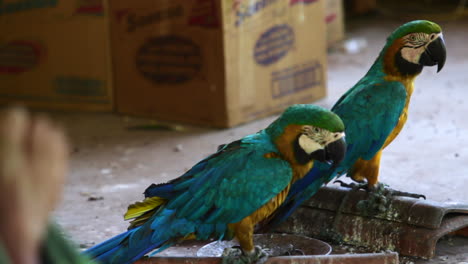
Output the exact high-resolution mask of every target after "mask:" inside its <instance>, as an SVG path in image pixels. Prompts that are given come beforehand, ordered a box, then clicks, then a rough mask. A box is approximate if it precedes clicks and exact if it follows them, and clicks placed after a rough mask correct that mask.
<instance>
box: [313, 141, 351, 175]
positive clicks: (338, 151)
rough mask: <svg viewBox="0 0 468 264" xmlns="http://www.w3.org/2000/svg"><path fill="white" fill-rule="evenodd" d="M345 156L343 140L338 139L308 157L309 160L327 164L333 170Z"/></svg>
mask: <svg viewBox="0 0 468 264" xmlns="http://www.w3.org/2000/svg"><path fill="white" fill-rule="evenodd" d="M345 154H346V142H345V140H344V138H340V139H338V140H336V141H334V142H332V143H330V144H328V145H327V146H326V147H325V148H324V149H319V150H316V151H314V152H312V153H311V154H310V155H309V159H313V160H317V161H320V162H327V163H330V165H331V166H332V167H333V168H334V167H336V166H338V164H339V163H340V162H341V161H342V160H343V158H344V156H345Z"/></svg>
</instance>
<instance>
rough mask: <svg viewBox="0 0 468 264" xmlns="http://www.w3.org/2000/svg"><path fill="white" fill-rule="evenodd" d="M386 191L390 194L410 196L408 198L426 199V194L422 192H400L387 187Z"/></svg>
mask: <svg viewBox="0 0 468 264" xmlns="http://www.w3.org/2000/svg"><path fill="white" fill-rule="evenodd" d="M387 191H388V192H389V193H390V195H391V196H402V197H410V198H415V199H419V198H423V199H424V200H426V196H425V195H424V194H419V193H410V192H402V191H397V190H394V189H390V188H387Z"/></svg>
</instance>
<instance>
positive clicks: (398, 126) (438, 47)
mask: <svg viewBox="0 0 468 264" xmlns="http://www.w3.org/2000/svg"><path fill="white" fill-rule="evenodd" d="M445 59H446V49H445V43H444V39H443V37H442V29H441V28H440V26H439V25H437V24H435V23H433V22H430V21H427V20H416V21H412V22H409V23H406V24H404V25H402V26H400V27H399V28H397V29H396V30H395V31H394V32H393V33H392V34H391V35H390V36H389V37H388V39H387V43H386V45H385V46H384V48H383V50H382V51H381V52H380V55H379V57H378V58H377V60H376V61H375V62H374V64H373V65H372V67H371V68H370V70H369V71H368V72H367V74H366V75H365V76H364V77H363V78H362V79H361V80H360V81H359V82H358V83H357V84H356V85H354V87H352V88H351V89H349V90H348V91H347V92H346V93H345V94H344V95H343V96H342V97H341V98H340V99H339V100H338V101H337V102H336V104H335V105H334V106H333V108H332V111H333V112H334V113H336V114H337V115H339V116H340V117H341V119H342V120H343V122H344V123H345V126H346V136H347V142H348V148H347V154H346V157H345V160H344V161H343V163H341V165H340V166H339V167H338V168H337V174H338V175H342V174H344V173H347V175H348V176H349V177H351V178H352V179H353V180H355V181H357V182H362V181H364V180H366V181H367V184H368V186H369V187H370V188H371V189H372V188H375V187H376V185H377V183H378V176H379V166H380V157H381V155H382V150H383V149H384V148H385V147H387V146H388V145H389V144H390V143H391V142H392V141H393V140H394V139H395V138H396V137H397V136H398V134H399V133H400V131H401V130H402V128H403V126H404V125H405V123H406V119H407V115H408V106H409V102H410V98H411V94H412V93H413V90H414V80H415V79H416V77H417V76H418V75H419V74H420V73H421V71H422V69H423V67H424V66H434V65H437V72H439V71H440V70H441V69H442V68H443V67H444V64H445Z"/></svg>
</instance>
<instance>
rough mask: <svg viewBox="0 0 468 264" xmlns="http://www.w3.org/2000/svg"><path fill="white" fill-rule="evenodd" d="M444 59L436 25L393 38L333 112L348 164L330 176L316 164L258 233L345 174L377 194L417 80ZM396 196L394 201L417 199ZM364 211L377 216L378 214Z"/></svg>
mask: <svg viewBox="0 0 468 264" xmlns="http://www.w3.org/2000/svg"><path fill="white" fill-rule="evenodd" d="M445 58H446V50H445V44H444V39H443V37H442V30H441V28H440V26H438V25H437V24H435V23H433V22H430V21H426V20H417V21H412V22H409V23H406V24H404V25H402V26H400V27H399V28H397V29H396V30H395V31H394V32H393V33H392V34H390V36H389V37H388V39H387V43H386V44H385V46H384V48H383V49H382V51H381V52H380V54H379V56H378V57H377V59H376V61H375V62H374V64H373V65H372V67H371V68H370V70H369V71H368V72H367V74H366V75H365V76H364V77H363V78H362V79H361V80H359V82H358V83H357V84H356V85H354V86H353V87H352V88H351V89H349V90H348V91H347V92H346V93H345V94H344V95H343V96H342V97H341V98H340V99H339V100H338V101H337V102H336V104H335V105H334V106H333V108H332V111H333V112H334V113H336V114H337V115H338V116H340V118H341V119H342V120H343V122H344V124H345V133H346V143H347V151H346V156H345V158H344V160H343V161H342V162H341V163H340V165H338V167H336V168H335V169H334V170H328V171H330V172H331V173H330V174H329V175H328V176H324V175H323V172H324V171H327V169H328V168H329V166H328V165H327V164H323V163H321V164H320V163H317V164H316V165H315V166H314V168H313V169H312V170H311V171H310V172H309V173H308V174H307V175H306V176H305V177H304V178H302V179H301V180H299V181H297V182H296V183H295V184H293V185H292V187H291V191H290V192H289V195H288V197H287V198H286V201H285V202H284V203H283V204H282V205H281V207H280V208H279V209H278V210H277V211H276V212H275V214H274V215H272V216H271V217H270V219H268V220H267V221H265V222H264V223H262V225H261V227H260V229H259V230H260V231H261V232H265V231H266V230H271V229H273V228H275V227H276V226H277V225H278V224H280V223H281V222H283V221H284V220H285V219H286V218H287V217H289V215H291V214H292V212H293V211H294V210H295V209H296V208H297V207H299V206H300V204H302V202H304V201H305V200H308V199H309V198H310V197H311V196H312V195H313V194H314V193H315V192H316V191H317V190H318V189H319V188H320V186H322V185H323V184H324V183H327V182H328V181H331V180H332V179H334V178H335V177H337V176H341V175H343V174H345V173H346V174H347V175H348V176H349V177H351V178H352V179H353V180H355V181H358V182H362V181H364V180H367V184H368V189H370V190H375V189H377V188H376V187H377V185H378V184H377V183H378V175H379V164H380V157H381V154H382V150H383V149H384V148H385V147H386V146H388V145H389V144H390V143H391V142H392V141H393V140H394V139H395V138H396V136H397V135H398V134H399V133H400V131H401V129H402V128H403V126H404V124H405V122H406V118H407V112H408V105H409V102H410V97H411V94H412V92H413V89H414V80H415V78H416V76H418V74H419V73H421V71H422V69H423V67H424V66H434V65H437V71H440V70H441V69H442V67H443V66H444V63H445ZM317 175H320V176H317ZM304 182H306V183H305V184H304ZM358 187H359V186H358ZM378 189H379V190H382V189H383V187H382V188H378ZM393 192H394V194H395V195H398V194H402V195H408V196H412V195H413V194H409V193H403V192H398V191H393ZM376 195H377V196H376V198H375V200H376V201H385V199H382V198H383V197H382V195H380V194H378V192H376ZM415 196H416V197H418V196H419V195H415ZM371 200H374V199H371ZM366 202H367V201H366ZM378 203H379V202H378ZM372 206H373V207H375V205H372ZM377 208H378V211H384V210H385V208H386V206H385V205H383V206H382V204H377ZM366 209H370V210H371V211H375V210H374V209H375V208H374V209H372V208H366Z"/></svg>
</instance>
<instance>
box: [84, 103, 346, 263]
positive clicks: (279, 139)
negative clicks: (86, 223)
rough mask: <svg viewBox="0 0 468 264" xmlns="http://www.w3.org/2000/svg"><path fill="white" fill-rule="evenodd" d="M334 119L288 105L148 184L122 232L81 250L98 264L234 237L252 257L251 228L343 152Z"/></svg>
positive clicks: (321, 112) (338, 123)
mask: <svg viewBox="0 0 468 264" xmlns="http://www.w3.org/2000/svg"><path fill="white" fill-rule="evenodd" d="M343 131H344V126H343V123H342V121H341V120H340V118H339V117H338V116H337V115H336V114H334V113H332V112H330V111H328V110H326V109H323V108H320V107H318V106H313V105H293V106H291V107H289V108H288V109H287V110H286V111H285V112H284V113H283V114H282V115H281V116H280V117H279V118H278V119H277V120H275V121H274V122H273V123H272V124H271V125H270V126H268V127H267V128H266V129H264V130H262V131H260V132H258V133H256V134H253V135H249V136H246V137H244V138H242V139H240V140H237V141H234V142H232V143H230V144H227V145H224V146H223V147H222V148H221V149H220V150H219V151H217V152H216V153H214V154H212V155H211V156H209V157H207V158H206V159H203V160H202V161H200V162H199V163H197V164H196V165H195V166H194V167H192V168H191V169H190V170H189V171H188V172H186V173H185V174H184V175H182V176H181V177H179V178H176V179H174V180H172V181H170V182H168V183H165V184H159V185H156V184H153V185H151V186H150V187H148V188H147V189H146V191H145V196H146V199H145V200H144V201H143V202H138V203H135V204H133V205H130V206H129V208H128V212H127V214H126V215H125V218H126V219H134V220H133V222H132V223H131V225H130V227H129V230H128V231H127V232H125V233H122V234H120V235H117V236H115V237H113V238H111V239H109V240H107V241H105V242H103V243H101V244H99V245H96V246H94V247H92V248H90V249H88V250H86V251H85V254H87V255H89V256H91V257H93V258H94V259H96V260H98V261H100V262H101V263H132V262H133V261H136V260H137V259H139V258H141V257H142V256H144V255H145V254H146V253H148V252H150V251H152V250H153V249H156V248H158V251H157V252H159V251H162V250H164V249H165V248H167V247H169V246H171V245H173V244H175V243H177V242H180V241H182V240H186V239H198V240H207V239H209V238H214V239H232V238H234V237H235V238H237V239H238V241H239V243H240V246H241V249H242V253H243V254H242V256H241V260H242V261H245V262H253V261H256V260H257V259H258V258H259V257H260V256H263V255H264V252H263V251H262V250H261V249H259V248H256V247H254V244H253V240H252V238H253V231H254V226H255V225H256V224H257V223H258V222H260V221H262V220H264V219H266V218H267V217H268V216H270V215H271V214H272V213H273V212H274V211H275V210H276V209H277V208H278V207H279V206H280V205H281V204H282V203H283V201H284V200H285V198H286V196H287V195H288V193H289V191H290V189H291V186H292V185H293V184H294V183H295V182H296V181H299V180H300V179H302V178H303V177H304V176H305V175H306V173H307V172H309V171H310V170H311V169H313V168H314V166H315V165H314V164H315V163H314V162H315V161H319V162H328V163H330V164H332V166H336V165H337V164H338V163H339V162H340V161H341V160H342V158H343V157H344V154H345V150H346V144H345V142H344V132H343Z"/></svg>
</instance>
